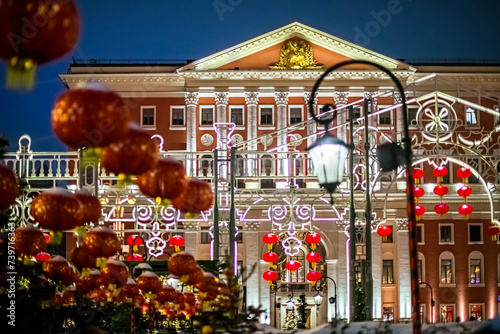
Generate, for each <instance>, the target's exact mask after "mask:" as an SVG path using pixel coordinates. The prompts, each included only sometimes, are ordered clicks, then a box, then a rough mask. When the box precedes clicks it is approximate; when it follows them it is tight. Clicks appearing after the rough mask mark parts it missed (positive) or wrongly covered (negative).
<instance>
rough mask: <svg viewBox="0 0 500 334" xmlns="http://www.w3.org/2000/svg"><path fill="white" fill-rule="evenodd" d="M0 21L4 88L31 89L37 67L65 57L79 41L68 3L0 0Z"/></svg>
mask: <svg viewBox="0 0 500 334" xmlns="http://www.w3.org/2000/svg"><path fill="white" fill-rule="evenodd" d="M0 22H2V25H0V36H2V39H0V58H2V59H4V60H6V61H7V62H8V64H9V68H8V70H7V87H9V88H13V89H32V88H33V86H34V76H35V71H36V65H37V64H43V63H46V62H49V61H52V60H55V59H57V58H59V57H62V56H64V55H65V54H67V53H68V52H69V51H71V50H72V49H73V47H74V46H75V45H76V42H77V40H78V30H79V22H78V13H77V10H76V6H75V4H74V2H73V1H71V0H67V1H35V0H30V1H16V0H8V1H2V2H0ZM48 46H50V47H48Z"/></svg>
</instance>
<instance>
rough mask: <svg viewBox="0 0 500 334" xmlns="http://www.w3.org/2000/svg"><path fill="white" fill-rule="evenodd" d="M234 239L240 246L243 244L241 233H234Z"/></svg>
mask: <svg viewBox="0 0 500 334" xmlns="http://www.w3.org/2000/svg"><path fill="white" fill-rule="evenodd" d="M235 239H236V242H237V243H239V244H242V243H243V233H241V232H236V236H235Z"/></svg>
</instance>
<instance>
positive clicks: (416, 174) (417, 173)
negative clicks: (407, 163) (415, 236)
mask: <svg viewBox="0 0 500 334" xmlns="http://www.w3.org/2000/svg"><path fill="white" fill-rule="evenodd" d="M412 177H413V179H414V183H415V185H418V184H420V179H421V178H423V177H424V171H423V170H422V169H420V168H415V169H414V170H413V174H412ZM413 191H414V194H415V204H416V205H415V218H416V219H417V220H420V219H421V217H422V215H423V214H424V213H425V207H423V206H422V205H419V202H420V197H422V196H424V194H425V191H424V189H423V188H421V187H419V186H416V187H415V188H414V190H413ZM377 232H378V231H377Z"/></svg>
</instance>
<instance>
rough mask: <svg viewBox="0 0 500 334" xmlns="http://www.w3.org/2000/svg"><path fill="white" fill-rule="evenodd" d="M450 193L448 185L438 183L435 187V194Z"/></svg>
mask: <svg viewBox="0 0 500 334" xmlns="http://www.w3.org/2000/svg"><path fill="white" fill-rule="evenodd" d="M447 193H448V187H447V186H443V185H438V186H435V187H434V194H436V195H438V196H439V197H441V196H444V195H446V194H447Z"/></svg>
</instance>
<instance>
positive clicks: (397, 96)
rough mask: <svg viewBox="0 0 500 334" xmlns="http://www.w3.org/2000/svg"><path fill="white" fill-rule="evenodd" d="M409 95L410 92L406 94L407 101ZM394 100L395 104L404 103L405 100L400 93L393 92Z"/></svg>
mask: <svg viewBox="0 0 500 334" xmlns="http://www.w3.org/2000/svg"><path fill="white" fill-rule="evenodd" d="M408 93H409V92H405V100H407V99H408ZM392 100H393V103H394V104H397V103H401V102H403V99H402V98H401V94H400V93H399V91H397V90H395V91H393V92H392Z"/></svg>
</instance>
